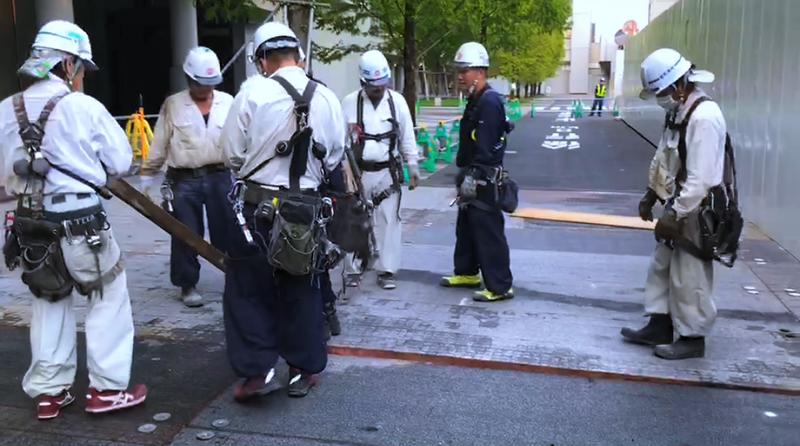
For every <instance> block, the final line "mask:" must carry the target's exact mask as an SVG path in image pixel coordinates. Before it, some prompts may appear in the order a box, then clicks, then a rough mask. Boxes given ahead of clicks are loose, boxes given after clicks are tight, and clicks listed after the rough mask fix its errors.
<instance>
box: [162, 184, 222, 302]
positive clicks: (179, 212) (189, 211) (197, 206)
mask: <svg viewBox="0 0 800 446" xmlns="http://www.w3.org/2000/svg"><path fill="white" fill-rule="evenodd" d="M230 189H231V174H230V172H228V171H218V172H212V173H209V174H207V175H205V176H203V177H200V178H186V179H184V178H180V179H174V180H172V193H173V195H174V199H173V201H172V209H173V212H172V215H173V216H174V217H175V218H176V219H178V220H179V221H180V222H181V223H183V224H184V225H186V226H187V227H189V229H191V230H192V231H194V232H195V234H197V235H199V236H200V237H204V236H205V225H204V223H203V207H204V206H205V214H206V218H207V219H208V233H209V236H210V238H211V244H212V245H214V247H215V248H217V249H219V250H220V251H222V252H225V250H226V245H227V238H228V234H229V233H230V232H232V231H233V230H234V229H235V227H236V226H235V224H236V223H235V219H234V215H233V208H232V207H231V204H230V202H229V201H228V191H229V190H230ZM169 266H170V268H169V269H170V272H169V276H170V280H171V281H172V284H173V285H175V286H176V287H181V288H191V287H194V286H196V285H197V282H198V281H199V280H200V262H199V261H198V260H197V254H196V253H195V252H194V251H193V250H192V249H191V248H190V247H189V246H188V245H186V244H185V243H183V242H182V241H180V240H178V239H176V238H175V237H172V251H171V252H170V259H169Z"/></svg>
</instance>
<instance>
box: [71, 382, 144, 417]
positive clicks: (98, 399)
mask: <svg viewBox="0 0 800 446" xmlns="http://www.w3.org/2000/svg"><path fill="white" fill-rule="evenodd" d="M146 398H147V387H145V386H144V384H137V385H135V386H133V390H131V391H130V392H128V391H126V390H99V389H95V388H93V387H89V393H88V394H87V395H86V411H87V412H89V413H105V412H111V411H114V410H121V409H127V408H129V407H133V406H137V405H139V404H142V403H143V402H144V400H145V399H146Z"/></svg>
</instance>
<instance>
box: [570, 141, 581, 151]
mask: <svg viewBox="0 0 800 446" xmlns="http://www.w3.org/2000/svg"><path fill="white" fill-rule="evenodd" d="M580 148H581V143H579V142H575V141H572V142H571V143H569V147H567V150H575V149H580Z"/></svg>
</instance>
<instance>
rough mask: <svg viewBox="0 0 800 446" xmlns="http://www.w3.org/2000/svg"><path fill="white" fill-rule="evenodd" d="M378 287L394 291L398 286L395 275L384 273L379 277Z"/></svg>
mask: <svg viewBox="0 0 800 446" xmlns="http://www.w3.org/2000/svg"><path fill="white" fill-rule="evenodd" d="M378 286H379V287H381V288H383V289H384V290H393V289H395V288H397V284H396V283H395V281H394V274H392V273H383V274H381V275H379V276H378Z"/></svg>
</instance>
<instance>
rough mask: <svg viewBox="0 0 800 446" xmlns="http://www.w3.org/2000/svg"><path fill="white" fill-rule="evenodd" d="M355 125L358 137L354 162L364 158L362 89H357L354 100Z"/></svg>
mask: <svg viewBox="0 0 800 446" xmlns="http://www.w3.org/2000/svg"><path fill="white" fill-rule="evenodd" d="M356 126H358V131H359V132H360V133H359V138H358V144H356V150H355V152H354V153H353V155H355V159H356V162H360V161H361V160H362V159H363V158H364V142H365V141H364V136H363V135H364V89H361V90H358V99H357V100H356Z"/></svg>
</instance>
